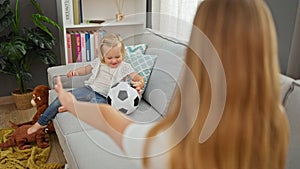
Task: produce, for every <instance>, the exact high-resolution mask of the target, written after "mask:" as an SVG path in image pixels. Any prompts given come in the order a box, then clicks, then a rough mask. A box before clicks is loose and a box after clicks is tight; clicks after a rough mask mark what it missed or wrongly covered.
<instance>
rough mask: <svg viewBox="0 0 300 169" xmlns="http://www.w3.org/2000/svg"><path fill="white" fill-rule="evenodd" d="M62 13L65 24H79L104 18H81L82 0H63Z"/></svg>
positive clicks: (97, 21) (98, 21) (99, 22)
mask: <svg viewBox="0 0 300 169" xmlns="http://www.w3.org/2000/svg"><path fill="white" fill-rule="evenodd" d="M63 5H64V13H65V16H64V17H65V18H64V19H65V24H66V25H79V24H81V23H84V22H86V23H98V24H101V23H102V22H104V20H85V21H84V19H83V11H82V0H64V4H63Z"/></svg>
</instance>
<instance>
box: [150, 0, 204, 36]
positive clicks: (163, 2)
mask: <svg viewBox="0 0 300 169" xmlns="http://www.w3.org/2000/svg"><path fill="white" fill-rule="evenodd" d="M201 1H202V0H160V1H155V2H156V3H157V4H155V3H154V5H153V8H154V10H153V11H156V12H157V13H156V14H154V15H153V20H154V22H153V27H152V28H153V29H157V30H158V31H159V32H161V33H163V34H166V35H169V36H172V37H176V38H178V39H181V40H184V41H188V40H189V36H190V32H191V28H192V25H193V19H194V16H195V12H196V10H197V7H198V5H199V3H200V2H201Z"/></svg>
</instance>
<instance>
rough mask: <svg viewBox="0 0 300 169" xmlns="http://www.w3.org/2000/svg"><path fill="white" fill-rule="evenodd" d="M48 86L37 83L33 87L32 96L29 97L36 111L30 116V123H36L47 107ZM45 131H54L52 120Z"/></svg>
mask: <svg viewBox="0 0 300 169" xmlns="http://www.w3.org/2000/svg"><path fill="white" fill-rule="evenodd" d="M49 90H50V88H49V87H48V86H45V85H38V86H36V87H35V88H34V89H33V98H32V99H31V104H32V106H35V107H36V113H35V114H34V116H33V117H32V124H34V123H36V122H37V121H38V119H39V118H40V116H41V115H42V114H43V113H44V111H45V110H46V109H47V107H48V98H49ZM46 130H47V132H50V133H52V132H55V129H54V126H53V122H52V121H51V122H50V123H49V124H48V125H47V128H46Z"/></svg>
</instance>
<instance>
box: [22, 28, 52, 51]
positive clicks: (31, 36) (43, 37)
mask: <svg viewBox="0 0 300 169" xmlns="http://www.w3.org/2000/svg"><path fill="white" fill-rule="evenodd" d="M25 36H26V39H27V41H28V40H30V41H32V42H33V44H35V45H36V46H38V47H39V48H42V49H52V48H53V46H54V45H55V40H54V39H53V38H52V37H51V36H49V34H47V33H46V32H44V31H42V30H41V29H39V28H36V29H31V30H29V29H25ZM29 48H34V47H31V46H29Z"/></svg>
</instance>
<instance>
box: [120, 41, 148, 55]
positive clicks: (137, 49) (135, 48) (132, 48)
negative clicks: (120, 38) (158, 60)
mask: <svg viewBox="0 0 300 169" xmlns="http://www.w3.org/2000/svg"><path fill="white" fill-rule="evenodd" d="M146 48H147V45H146V44H137V45H129V46H125V51H126V57H128V56H130V55H132V54H145V50H146Z"/></svg>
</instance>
